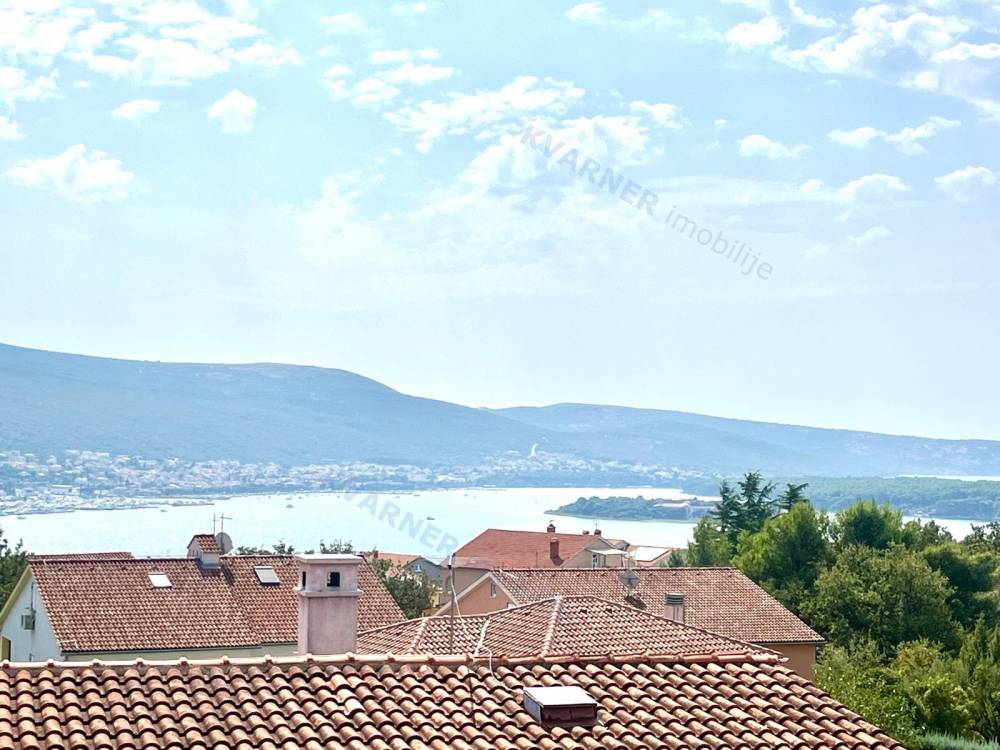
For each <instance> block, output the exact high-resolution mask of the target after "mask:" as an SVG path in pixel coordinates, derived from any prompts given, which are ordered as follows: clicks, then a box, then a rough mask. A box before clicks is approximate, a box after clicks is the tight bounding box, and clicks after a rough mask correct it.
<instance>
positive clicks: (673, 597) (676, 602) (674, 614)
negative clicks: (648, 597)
mask: <svg viewBox="0 0 1000 750" xmlns="http://www.w3.org/2000/svg"><path fill="white" fill-rule="evenodd" d="M663 614H664V616H665V617H666V618H667V619H668V620H673V621H674V622H684V594H682V593H679V592H676V591H670V592H668V593H667V595H666V596H665V597H664V613H663Z"/></svg>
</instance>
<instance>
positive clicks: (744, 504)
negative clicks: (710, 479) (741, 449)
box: [711, 471, 774, 547]
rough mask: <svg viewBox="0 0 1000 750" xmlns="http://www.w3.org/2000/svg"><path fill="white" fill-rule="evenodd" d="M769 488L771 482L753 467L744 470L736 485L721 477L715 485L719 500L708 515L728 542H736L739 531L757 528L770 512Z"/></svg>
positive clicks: (733, 544)
mask: <svg viewBox="0 0 1000 750" xmlns="http://www.w3.org/2000/svg"><path fill="white" fill-rule="evenodd" d="M773 491H774V485H773V484H771V483H768V482H765V481H764V479H763V478H762V477H761V475H760V472H756V471H748V472H747V473H746V474H744V476H743V479H741V480H740V481H739V482H737V483H736V487H733V486H732V485H731V484H729V482H728V481H725V480H723V482H722V484H721V485H719V503H718V505H716V507H715V510H713V511H712V513H711V516H712V518H713V519H714V520H715V522H716V523H717V525H718V527H719V531H721V532H722V533H723V534H724V535H725V537H726V538H727V539H728V540H729V544H730V545H731V546H733V547H735V546H736V541H737V539H739V536H740V534H741V533H742V532H744V531H749V532H750V533H754V532H757V531H760V529H761V527H762V526H763V525H764V522H765V521H766V520H767V519H768V518H770V517H771V516H772V515H774V503H773V501H772V500H771V493H772V492H773Z"/></svg>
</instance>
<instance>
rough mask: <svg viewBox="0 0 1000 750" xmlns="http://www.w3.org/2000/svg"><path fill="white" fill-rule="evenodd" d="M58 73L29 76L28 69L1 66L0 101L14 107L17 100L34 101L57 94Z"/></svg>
mask: <svg viewBox="0 0 1000 750" xmlns="http://www.w3.org/2000/svg"><path fill="white" fill-rule="evenodd" d="M57 91H58V86H56V74H55V73H54V72H53V73H52V74H51V75H49V76H37V77H36V78H34V79H31V78H29V77H28V74H27V72H26V71H24V70H23V69H21V68H15V67H13V66H10V65H6V66H0V102H2V103H3V104H4V105H6V106H7V107H10V108H13V106H14V105H15V103H16V102H18V101H22V102H34V101H40V100H42V99H51V98H52V97H54V96H56V93H57Z"/></svg>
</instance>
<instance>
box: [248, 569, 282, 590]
mask: <svg viewBox="0 0 1000 750" xmlns="http://www.w3.org/2000/svg"><path fill="white" fill-rule="evenodd" d="M253 572H254V573H256V574H257V580H258V581H260V584H261V585H262V586H277V585H278V584H279V583H281V581H280V580H279V579H278V574H277V573H275V572H274V568H272V567H271V566H270V565H254V566H253Z"/></svg>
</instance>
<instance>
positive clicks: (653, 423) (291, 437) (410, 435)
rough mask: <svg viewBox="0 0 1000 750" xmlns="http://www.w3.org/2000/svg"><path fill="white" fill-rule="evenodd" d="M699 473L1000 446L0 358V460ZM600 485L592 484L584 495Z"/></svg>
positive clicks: (300, 377) (871, 470)
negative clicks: (484, 405) (500, 465)
mask: <svg viewBox="0 0 1000 750" xmlns="http://www.w3.org/2000/svg"><path fill="white" fill-rule="evenodd" d="M535 444H537V445H538V446H539V447H540V449H541V450H544V451H547V452H550V453H563V454H568V455H571V456H576V457H579V458H584V459H593V460H603V461H620V462H641V463H646V464H656V465H660V466H664V467H681V468H686V469H697V470H700V471H705V472H720V473H731V472H739V471H743V470H745V469H748V468H754V469H760V470H761V471H764V472H767V473H771V474H785V475H803V474H811V475H817V474H825V475H845V476H846V475H886V474H985V475H1000V443H998V442H991V441H976V440H932V439H927V438H914V437H899V436H892V435H880V434H876V433H867V432H853V431H847V430H828V429H821V428H813V427H796V426H789V425H781V424H771V423H764V422H748V421H741V420H734V419H725V418H720V417H709V416H702V415H698V414H687V413H684V412H676V411H659V410H652V409H630V408H624V407H616V406H593V405H587V404H559V405H555V406H549V407H542V408H534V407H517V408H510V409H499V410H486V409H473V408H469V407H465V406H460V405H457V404H452V403H448V402H444V401H436V400H432V399H426V398H420V397H416V396H410V395H407V394H404V393H400V392H399V391H395V390H393V389H392V388H389V387H388V386H385V385H383V384H381V383H378V382H376V381H374V380H371V379H369V378H366V377H363V376H361V375H357V374H354V373H351V372H346V371H344V370H335V369H323V368H318V367H299V366H292V365H280V364H246V365H213V364H169V363H160V362H139V361H129V360H116V359H105V358H100V357H88V356H81V355H75V354H58V353H53V352H44V351H38V350H34V349H24V348H20V347H14V346H7V345H0V450H11V449H15V450H21V451H30V452H33V453H38V454H42V455H47V454H50V453H53V454H57V453H59V452H61V451H62V450H65V449H72V448H76V449H87V450H100V451H108V452H111V453H122V454H128V455H135V456H143V457H147V458H174V457H176V458H182V459H188V460H207V459H236V460H240V461H244V462H257V463H261V462H268V461H273V462H276V463H280V464H284V465H294V464H305V463H323V462H344V461H371V462H376V463H387V464H399V463H411V464H417V465H425V466H435V465H447V464H476V463H479V462H482V461H484V460H488V459H490V458H491V457H495V456H497V455H499V454H502V453H505V452H513V453H514V454H517V455H520V456H522V457H526V456H528V455H529V453H530V451H531V448H532V446H533V445H535ZM597 479H599V477H597V476H596V475H595V481H596V480H597Z"/></svg>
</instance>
